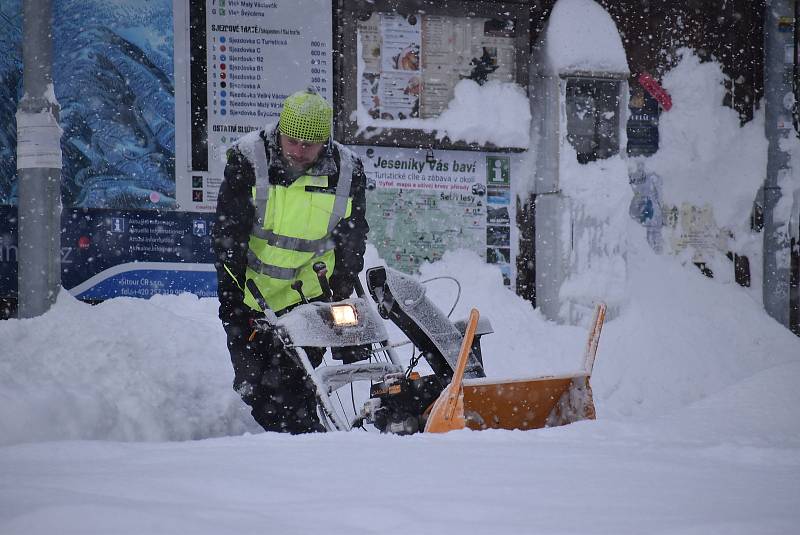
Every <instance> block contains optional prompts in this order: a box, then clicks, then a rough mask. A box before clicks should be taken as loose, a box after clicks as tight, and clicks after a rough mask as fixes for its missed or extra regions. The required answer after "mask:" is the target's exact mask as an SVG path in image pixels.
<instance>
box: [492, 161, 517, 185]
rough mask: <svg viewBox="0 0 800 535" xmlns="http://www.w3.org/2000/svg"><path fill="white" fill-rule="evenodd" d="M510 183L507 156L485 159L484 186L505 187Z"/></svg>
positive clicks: (509, 166)
mask: <svg viewBox="0 0 800 535" xmlns="http://www.w3.org/2000/svg"><path fill="white" fill-rule="evenodd" d="M510 183H511V165H510V163H509V157H508V156H487V157H486V184H487V185H488V186H493V185H505V186H508V185H509V184H510Z"/></svg>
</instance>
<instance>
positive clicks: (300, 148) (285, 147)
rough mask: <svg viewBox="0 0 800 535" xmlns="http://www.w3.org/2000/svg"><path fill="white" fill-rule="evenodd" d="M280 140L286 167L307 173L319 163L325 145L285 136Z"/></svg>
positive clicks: (281, 136) (282, 135)
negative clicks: (318, 158) (307, 170)
mask: <svg viewBox="0 0 800 535" xmlns="http://www.w3.org/2000/svg"><path fill="white" fill-rule="evenodd" d="M280 140H281V152H282V153H283V159H284V161H285V162H286V165H288V166H289V168H290V169H291V170H292V171H295V172H300V171H305V170H306V169H308V168H309V167H311V166H312V165H313V164H314V162H315V161H317V157H318V156H319V153H320V152H321V151H322V146H323V145H325V144H324V143H312V142H310V141H303V140H302V139H295V138H293V137H289V136H287V135H284V134H281V135H280Z"/></svg>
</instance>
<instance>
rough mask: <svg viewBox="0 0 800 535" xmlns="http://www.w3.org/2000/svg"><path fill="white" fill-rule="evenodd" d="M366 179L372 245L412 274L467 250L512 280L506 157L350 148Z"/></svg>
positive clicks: (511, 214)
mask: <svg viewBox="0 0 800 535" xmlns="http://www.w3.org/2000/svg"><path fill="white" fill-rule="evenodd" d="M351 148H352V149H353V150H354V151H355V152H356V153H357V154H358V155H359V156H360V157H361V159H362V161H363V163H364V170H365V173H366V175H367V220H368V222H369V225H370V233H369V240H370V243H372V244H374V245H375V247H376V248H377V249H378V252H379V253H380V255H381V257H382V258H384V259H385V260H386V262H387V263H388V264H389V265H391V266H392V267H394V268H396V269H400V270H401V271H404V272H407V273H413V272H415V271H417V270H418V268H419V266H420V264H421V263H422V262H425V261H428V262H434V261H436V260H439V259H441V258H442V256H443V255H444V253H445V251H448V250H454V249H468V250H471V251H474V252H476V253H477V254H478V255H480V256H481V257H482V258H484V259H486V261H487V262H488V263H490V264H497V265H498V267H499V268H500V270H501V272H502V273H503V277H504V279H505V281H506V284H510V281H511V280H514V279H513V277H514V274H513V271H514V269H513V268H514V265H515V263H514V255H515V254H516V252H515V251H514V252H513V254H512V249H515V248H512V240H511V221H515V215H514V208H515V205H514V204H513V203H512V202H511V198H512V195H511V176H512V170H513V167H514V166H515V164H519V162H518V159H517V158H516V157H512V156H510V155H508V154H502V153H485V152H484V153H479V152H464V151H450V150H437V151H425V150H413V149H394V148H386V147H370V148H366V147H360V146H352V147H351Z"/></svg>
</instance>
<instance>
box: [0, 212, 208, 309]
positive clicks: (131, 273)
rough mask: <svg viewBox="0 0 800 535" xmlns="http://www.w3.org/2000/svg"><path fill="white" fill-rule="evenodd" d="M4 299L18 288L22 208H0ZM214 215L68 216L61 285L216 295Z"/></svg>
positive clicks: (81, 290) (90, 293) (82, 292)
mask: <svg viewBox="0 0 800 535" xmlns="http://www.w3.org/2000/svg"><path fill="white" fill-rule="evenodd" d="M0 218H2V220H3V221H6V222H7V225H5V226H4V230H3V232H2V233H0V297H11V296H14V295H15V294H16V291H17V259H18V252H19V247H18V244H17V241H16V237H17V232H16V230H17V215H16V208H15V207H10V206H4V207H0ZM213 220H214V214H207V213H194V212H156V211H149V210H99V209H83V208H73V209H69V210H64V213H63V214H62V218H61V226H62V233H61V282H62V285H63V286H64V288H66V289H67V290H69V291H70V292H71V293H72V294H73V295H75V297H78V298H81V299H87V300H103V299H109V298H112V297H119V296H132V297H150V296H152V295H154V294H167V293H169V294H174V293H182V292H191V293H193V294H196V295H198V296H200V297H210V296H215V295H216V292H217V280H216V272H215V271H214V266H213V262H214V258H213V252H212V250H211V234H210V233H211V225H212V223H213Z"/></svg>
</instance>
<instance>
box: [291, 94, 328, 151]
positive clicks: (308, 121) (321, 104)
mask: <svg viewBox="0 0 800 535" xmlns="http://www.w3.org/2000/svg"><path fill="white" fill-rule="evenodd" d="M332 119H333V108H332V107H331V105H330V104H328V101H327V100H325V99H324V98H322V97H321V96H319V95H318V94H317V93H311V92H309V91H298V92H297V93H294V94H292V95H289V96H288V97H286V100H284V101H283V109H282V110H281V118H280V120H279V121H278V131H280V133H281V134H284V135H286V136H289V137H293V138H295V139H301V140H303V141H310V142H312V143H324V142H325V141H327V140H328V138H329V137H330V135H331V120H332Z"/></svg>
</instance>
